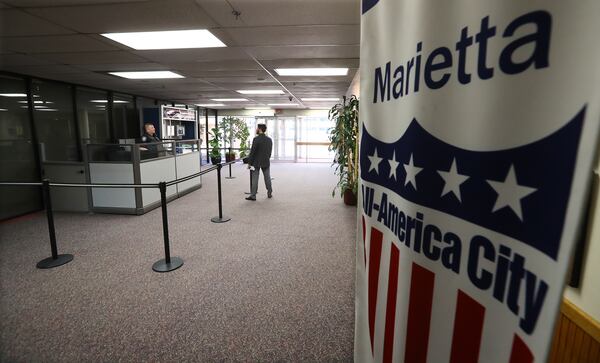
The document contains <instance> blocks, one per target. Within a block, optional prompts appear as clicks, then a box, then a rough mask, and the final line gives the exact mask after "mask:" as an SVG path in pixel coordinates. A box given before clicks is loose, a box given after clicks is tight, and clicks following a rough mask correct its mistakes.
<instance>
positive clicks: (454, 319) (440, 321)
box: [355, 0, 600, 363]
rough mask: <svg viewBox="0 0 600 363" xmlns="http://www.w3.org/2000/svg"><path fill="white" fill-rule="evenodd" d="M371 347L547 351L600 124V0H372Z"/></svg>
mask: <svg viewBox="0 0 600 363" xmlns="http://www.w3.org/2000/svg"><path fill="white" fill-rule="evenodd" d="M362 8H363V9H362V10H363V15H362V25H361V28H362V34H361V37H362V39H361V109H360V113H361V114H360V119H361V121H362V130H361V141H360V179H361V185H360V188H359V205H360V206H361V210H360V211H359V214H360V216H359V233H358V244H357V246H358V248H357V289H356V300H357V301H356V339H355V360H356V361H357V362H411V363H413V362H453V363H468V362H511V363H516V362H524V363H527V362H545V361H546V357H547V354H548V349H549V345H550V341H551V338H552V334H553V328H554V322H555V318H556V315H557V312H558V307H559V303H560V301H561V299H562V293H563V286H564V282H565V275H566V270H567V267H568V264H569V258H570V255H571V251H572V248H573V245H574V241H575V240H576V237H577V233H578V227H579V223H580V221H581V218H582V212H583V207H584V206H585V204H586V203H585V198H586V197H587V195H586V193H587V190H588V186H589V181H590V176H591V171H592V165H593V164H592V163H593V159H594V156H595V155H594V154H595V150H596V143H597V140H598V131H599V123H600V122H599V121H600V112H599V103H600V92H599V90H600V71H599V69H600V67H599V65H600V47H598V45H597V44H598V40H597V39H596V37H597V36H598V34H600V23H599V22H598V21H597V14H600V3H599V2H597V1H580V2H564V1H544V2H541V1H528V2H525V1H466V0H463V1H451V2H440V1H434V0H425V1H424V0H363V3H362Z"/></svg>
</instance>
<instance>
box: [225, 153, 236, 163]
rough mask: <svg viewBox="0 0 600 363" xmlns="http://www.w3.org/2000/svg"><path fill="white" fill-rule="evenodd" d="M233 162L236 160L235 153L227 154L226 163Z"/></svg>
mask: <svg viewBox="0 0 600 363" xmlns="http://www.w3.org/2000/svg"><path fill="white" fill-rule="evenodd" d="M233 160H235V153H231V154H229V153H227V154H225V162H226V163H228V162H230V161H233Z"/></svg>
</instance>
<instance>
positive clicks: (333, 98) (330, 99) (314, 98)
mask: <svg viewBox="0 0 600 363" xmlns="http://www.w3.org/2000/svg"><path fill="white" fill-rule="evenodd" d="M339 100H340V99H339V98H337V97H332V98H326V97H313V98H303V99H302V101H339Z"/></svg>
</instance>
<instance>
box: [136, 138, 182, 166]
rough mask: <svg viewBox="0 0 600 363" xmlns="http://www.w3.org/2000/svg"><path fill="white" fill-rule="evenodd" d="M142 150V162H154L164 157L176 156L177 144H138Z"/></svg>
mask: <svg viewBox="0 0 600 363" xmlns="http://www.w3.org/2000/svg"><path fill="white" fill-rule="evenodd" d="M136 146H137V147H139V149H140V160H142V161H144V160H152V159H158V158H164V157H170V156H175V150H176V148H175V142H173V141H164V142H153V143H146V144H136Z"/></svg>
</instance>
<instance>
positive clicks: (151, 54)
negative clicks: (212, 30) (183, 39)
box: [132, 47, 249, 63]
mask: <svg viewBox="0 0 600 363" xmlns="http://www.w3.org/2000/svg"><path fill="white" fill-rule="evenodd" d="M132 53H133V54H137V55H139V56H141V57H144V58H146V59H149V60H151V61H154V62H161V63H163V62H168V63H188V62H201V61H227V60H248V59H249V57H248V54H246V52H245V51H244V49H242V48H228V47H226V48H201V49H166V50H138V51H132Z"/></svg>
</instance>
